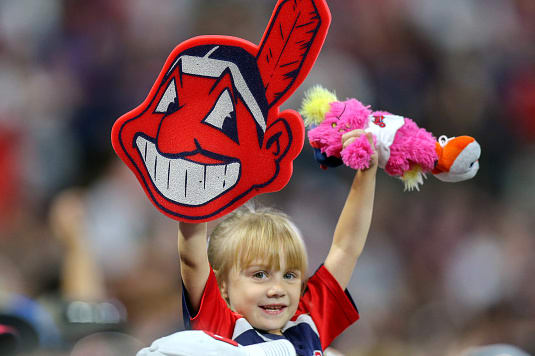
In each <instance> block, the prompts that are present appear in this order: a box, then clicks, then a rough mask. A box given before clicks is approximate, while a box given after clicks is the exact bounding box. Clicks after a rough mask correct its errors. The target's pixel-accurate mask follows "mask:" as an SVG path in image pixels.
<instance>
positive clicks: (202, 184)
mask: <svg viewBox="0 0 535 356" xmlns="http://www.w3.org/2000/svg"><path fill="white" fill-rule="evenodd" d="M329 23H330V13H329V9H328V7H327V4H326V3H325V0H279V1H278V2H277V4H276V6H275V10H274V12H273V14H272V17H271V19H270V21H269V24H268V26H267V29H266V31H265V33H264V35H263V38H262V40H261V42H260V44H259V45H255V44H253V43H250V42H248V41H246V40H243V39H239V38H235V37H227V36H200V37H195V38H192V39H189V40H187V41H185V42H182V43H181V44H179V45H178V46H177V47H176V48H175V49H174V50H173V51H172V52H171V54H170V55H169V58H168V59H167V61H166V62H165V65H164V67H163V69H162V71H161V73H160V75H159V76H158V79H157V80H156V83H154V86H153V87H152V89H151V91H150V93H149V95H148V97H147V98H146V100H145V101H144V102H143V103H142V104H141V105H140V106H138V107H137V108H135V109H134V110H132V111H130V112H128V113H126V114H125V115H123V116H122V117H120V118H119V119H118V120H117V121H116V122H115V124H114V126H113V129H112V143H113V148H114V149H115V151H116V152H117V154H118V155H119V157H120V158H121V159H122V160H123V161H124V162H125V163H126V164H127V165H128V167H129V168H130V169H131V170H132V171H133V172H134V173H135V175H136V177H137V179H138V180H139V182H140V183H141V186H142V187H143V189H144V191H145V193H146V194H147V196H148V197H149V199H150V200H151V202H152V203H153V204H154V205H155V206H156V207H157V208H158V209H159V210H160V211H161V212H162V213H164V214H165V215H167V216H169V217H171V218H173V219H176V220H180V221H187V222H201V221H209V220H212V219H215V218H218V217H220V216H222V215H224V214H227V213H229V212H230V211H232V210H233V209H235V208H237V207H238V206H240V205H241V204H243V203H245V202H246V201H247V200H249V199H250V198H252V197H253V196H255V195H257V194H260V193H265V192H272V191H277V190H280V189H282V188H283V187H284V186H285V185H286V184H287V183H288V181H289V179H290V176H291V174H292V164H293V160H294V159H295V158H296V157H297V155H298V154H299V152H300V151H301V149H302V147H303V142H304V126H303V123H302V120H301V118H300V116H299V114H298V113H297V112H295V111H293V110H284V111H282V112H280V111H279V106H280V105H281V104H282V103H283V102H284V100H286V99H287V98H288V97H289V96H290V95H291V94H292V93H293V92H294V91H295V90H296V88H297V87H298V86H299V85H300V84H301V83H302V82H303V80H304V79H305V77H306V75H307V74H308V72H309V71H310V68H311V67H312V65H313V64H314V61H315V60H316V58H317V56H318V54H319V51H320V49H321V46H322V45H323V42H324V40H325V36H326V35H327V29H328V27H329Z"/></svg>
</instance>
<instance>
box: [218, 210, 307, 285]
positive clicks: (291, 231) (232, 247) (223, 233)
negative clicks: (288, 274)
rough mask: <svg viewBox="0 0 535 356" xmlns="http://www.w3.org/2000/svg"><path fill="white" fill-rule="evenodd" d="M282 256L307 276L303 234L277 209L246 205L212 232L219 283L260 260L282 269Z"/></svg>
mask: <svg viewBox="0 0 535 356" xmlns="http://www.w3.org/2000/svg"><path fill="white" fill-rule="evenodd" d="M282 257H284V258H285V261H286V268H287V269H293V270H297V271H300V272H301V276H302V278H303V279H304V278H305V274H306V271H307V268H308V261H307V253H306V249H305V245H304V243H303V239H302V237H301V234H300V232H299V230H298V229H297V227H296V226H295V225H294V224H293V223H292V222H291V221H290V219H289V218H288V216H287V215H286V214H284V213H282V212H280V211H278V210H275V209H271V208H254V207H253V206H252V205H251V204H245V205H244V206H242V207H241V208H239V209H237V210H235V211H234V212H232V213H231V214H229V215H228V216H227V217H226V218H225V219H224V220H223V221H221V222H220V223H219V224H218V225H217V226H216V227H215V228H214V230H213V231H212V233H211V234H210V240H209V242H208V260H209V261H210V265H211V266H212V269H213V270H214V273H215V275H216V278H217V280H218V282H219V281H221V278H225V277H226V276H227V275H228V273H229V272H230V271H231V270H232V268H233V267H236V268H237V269H242V268H247V266H250V265H251V263H253V262H255V261H257V260H260V261H262V262H264V263H267V265H268V266H270V267H272V268H274V269H279V268H280V262H281V258H282Z"/></svg>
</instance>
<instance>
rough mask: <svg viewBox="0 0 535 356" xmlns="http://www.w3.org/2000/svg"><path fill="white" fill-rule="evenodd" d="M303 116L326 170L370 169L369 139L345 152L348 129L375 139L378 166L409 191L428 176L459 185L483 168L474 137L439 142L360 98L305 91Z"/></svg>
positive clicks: (442, 138) (443, 138)
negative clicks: (362, 101)
mask: <svg viewBox="0 0 535 356" xmlns="http://www.w3.org/2000/svg"><path fill="white" fill-rule="evenodd" d="M301 114H302V115H303V117H304V119H305V125H306V126H307V127H308V128H309V132H308V139H309V141H310V144H311V146H312V147H313V148H314V150H315V156H316V159H317V160H318V161H319V162H320V163H321V165H322V168H326V167H335V166H338V165H341V164H342V163H343V164H345V165H346V166H349V167H351V168H353V169H365V168H368V167H369V163H370V157H371V155H372V153H373V150H372V147H371V145H370V143H369V141H368V139H367V138H366V136H365V135H362V136H360V137H359V138H358V139H356V140H355V141H354V142H352V143H351V144H350V145H349V146H347V147H346V148H345V149H343V147H342V140H341V137H342V135H343V134H344V133H346V132H348V131H351V130H354V129H364V131H366V132H371V133H372V134H373V136H374V143H375V147H376V149H377V152H378V155H379V167H381V168H383V169H384V170H385V171H386V172H387V173H388V174H389V175H391V176H394V177H399V178H401V180H402V181H403V182H404V185H405V190H413V189H416V190H419V185H421V184H423V179H424V178H425V177H426V173H432V174H433V175H434V176H435V177H437V178H438V179H439V180H441V181H445V182H460V181H463V180H467V179H470V178H472V177H474V176H475V174H476V173H477V171H478V169H479V162H478V159H479V156H480V154H481V147H480V146H479V144H478V143H477V141H476V140H475V139H474V138H472V137H470V136H458V137H452V138H447V137H446V136H440V137H439V139H438V140H437V139H435V138H434V137H433V135H432V134H431V133H429V132H427V131H426V130H424V129H423V128H419V127H418V126H417V125H416V124H415V123H414V122H413V121H412V120H411V119H408V118H404V117H401V116H398V115H393V114H390V113H388V112H385V111H375V112H372V111H371V110H370V108H369V106H364V105H363V104H362V103H361V102H359V101H358V100H356V99H347V100H346V101H338V99H337V98H336V95H335V94H334V93H332V92H330V91H328V90H327V89H324V88H322V87H320V86H316V87H313V88H312V89H310V90H309V91H307V92H306V94H305V99H304V100H303V105H302V108H301Z"/></svg>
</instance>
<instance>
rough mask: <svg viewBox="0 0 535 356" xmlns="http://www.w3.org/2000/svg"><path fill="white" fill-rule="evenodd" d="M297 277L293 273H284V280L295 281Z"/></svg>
mask: <svg viewBox="0 0 535 356" xmlns="http://www.w3.org/2000/svg"><path fill="white" fill-rule="evenodd" d="M296 278H297V275H296V274H295V273H294V272H286V273H285V274H284V279H296Z"/></svg>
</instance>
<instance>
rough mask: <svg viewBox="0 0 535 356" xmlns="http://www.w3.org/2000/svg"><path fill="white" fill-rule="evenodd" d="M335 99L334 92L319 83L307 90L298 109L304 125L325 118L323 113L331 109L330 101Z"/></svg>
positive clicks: (312, 123)
mask: <svg viewBox="0 0 535 356" xmlns="http://www.w3.org/2000/svg"><path fill="white" fill-rule="evenodd" d="M337 100H338V99H336V94H335V93H333V92H331V91H329V90H327V89H325V88H323V87H322V86H320V85H316V86H314V87H312V88H310V89H309V90H307V91H306V92H305V98H304V99H303V103H302V104H301V109H300V110H299V111H300V113H301V115H302V116H303V118H304V121H305V125H306V126H310V125H319V124H320V123H321V122H322V121H323V120H324V119H325V114H327V112H328V111H329V110H330V109H331V103H332V102H333V101H337Z"/></svg>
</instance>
